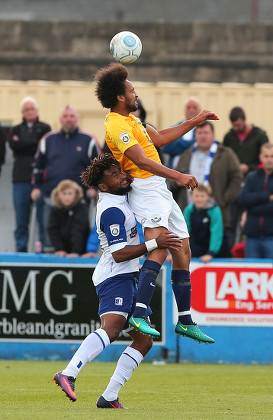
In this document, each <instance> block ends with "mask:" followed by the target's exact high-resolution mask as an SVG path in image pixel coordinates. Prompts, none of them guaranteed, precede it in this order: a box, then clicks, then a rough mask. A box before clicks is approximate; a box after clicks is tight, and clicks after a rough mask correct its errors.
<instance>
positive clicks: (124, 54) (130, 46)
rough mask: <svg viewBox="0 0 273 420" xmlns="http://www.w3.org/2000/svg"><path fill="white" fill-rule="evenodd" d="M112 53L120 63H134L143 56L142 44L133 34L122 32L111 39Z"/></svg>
mask: <svg viewBox="0 0 273 420" xmlns="http://www.w3.org/2000/svg"><path fill="white" fill-rule="evenodd" d="M110 51H111V53H112V55H113V57H114V59H115V60H117V61H119V62H120V63H122V64H129V63H133V62H134V61H136V60H137V59H138V57H139V56H140V54H141V51H142V43H141V41H140V39H139V37H138V36H137V35H136V34H134V33H133V32H129V31H122V32H119V33H118V34H116V35H115V36H114V37H113V38H112V39H111V42H110Z"/></svg>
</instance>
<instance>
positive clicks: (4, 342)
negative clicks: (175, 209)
mask: <svg viewBox="0 0 273 420" xmlns="http://www.w3.org/2000/svg"><path fill="white" fill-rule="evenodd" d="M96 263H97V259H93V258H92V259H83V258H70V259H67V258H60V257H57V256H52V255H43V254H41V255H39V254H38V255H35V254H20V253H18V254H0V358H1V359H30V360H68V359H70V358H71V356H72V355H73V353H74V352H75V350H76V349H77V347H78V346H79V345H80V343H81V341H82V340H83V339H84V338H85V336H86V335H88V334H89V333H90V332H92V331H94V330H95V329H97V328H98V327H99V325H100V323H99V317H98V314H97V307H98V300H97V296H96V292H95V288H94V286H93V283H92V281H91V276H92V272H93V270H94V267H95V266H96ZM191 279H192V316H193V319H194V321H195V322H197V323H198V324H199V326H200V327H201V328H202V330H203V331H204V332H206V333H207V334H208V335H210V336H212V337H214V338H215V344H213V345H205V344H199V343H197V342H194V341H193V340H190V339H188V338H182V337H179V338H178V337H177V335H176V334H175V332H174V327H175V323H176V319H177V312H176V305H175V302H174V299H173V293H172V287H171V266H170V264H167V263H166V264H164V266H163V267H162V269H161V272H160V275H159V278H158V281H157V287H156V290H155V294H154V296H153V300H152V305H151V306H152V309H153V315H152V317H151V319H152V323H153V324H155V326H156V327H157V329H158V330H159V331H160V332H161V337H160V339H158V340H155V341H154V346H153V348H152V350H151V351H150V352H149V354H148V355H147V357H146V360H147V361H157V362H159V363H162V362H165V361H168V362H175V361H176V362H178V361H180V362H184V361H191V362H197V363H200V362H208V363H248V364H249V363H252V364H254V363H259V364H268V363H272V362H273V350H272V349H273V335H272V326H273V262H272V261H271V260H229V259H227V260H217V259H215V260H213V261H212V262H211V263H209V264H207V265H204V264H202V263H201V261H200V260H198V259H193V260H192V263H191ZM128 343H130V338H129V336H128V335H127V334H126V333H125V332H123V333H122V334H121V335H120V337H119V339H118V340H117V342H115V343H113V344H112V345H111V346H109V347H108V348H106V349H105V350H104V351H103V353H101V354H100V355H99V356H98V358H97V360H99V361H116V360H117V358H118V357H119V355H120V354H121V352H122V350H123V349H124V348H125V346H127V345H128Z"/></svg>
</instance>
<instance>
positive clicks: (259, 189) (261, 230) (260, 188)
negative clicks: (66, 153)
mask: <svg viewBox="0 0 273 420" xmlns="http://www.w3.org/2000/svg"><path fill="white" fill-rule="evenodd" d="M260 160H261V163H262V164H263V168H258V169H257V170H256V171H254V172H250V173H249V174H248V175H247V177H246V178H245V184H244V186H243V187H242V189H241V191H240V193H239V197H238V202H239V204H240V205H242V206H243V207H244V208H245V209H246V210H247V219H246V223H245V226H244V233H245V234H246V253H245V256H246V258H270V259H272V258H273V144H271V143H265V144H263V145H262V147H261V153H260Z"/></svg>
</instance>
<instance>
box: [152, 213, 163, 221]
mask: <svg viewBox="0 0 273 420" xmlns="http://www.w3.org/2000/svg"><path fill="white" fill-rule="evenodd" d="M160 220H161V216H160V215H159V214H153V215H152V217H151V221H152V222H154V223H158V222H160Z"/></svg>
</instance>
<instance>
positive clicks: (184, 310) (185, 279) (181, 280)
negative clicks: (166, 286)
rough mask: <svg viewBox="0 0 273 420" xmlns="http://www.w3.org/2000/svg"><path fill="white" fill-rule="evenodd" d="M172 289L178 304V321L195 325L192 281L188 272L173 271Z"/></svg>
mask: <svg viewBox="0 0 273 420" xmlns="http://www.w3.org/2000/svg"><path fill="white" fill-rule="evenodd" d="M172 288H173V292H174V296H175V300H176V303H177V309H178V319H179V321H180V322H181V323H182V324H186V325H190V324H193V321H192V318H191V313H190V310H191V280H190V272H189V271H188V270H172Z"/></svg>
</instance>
